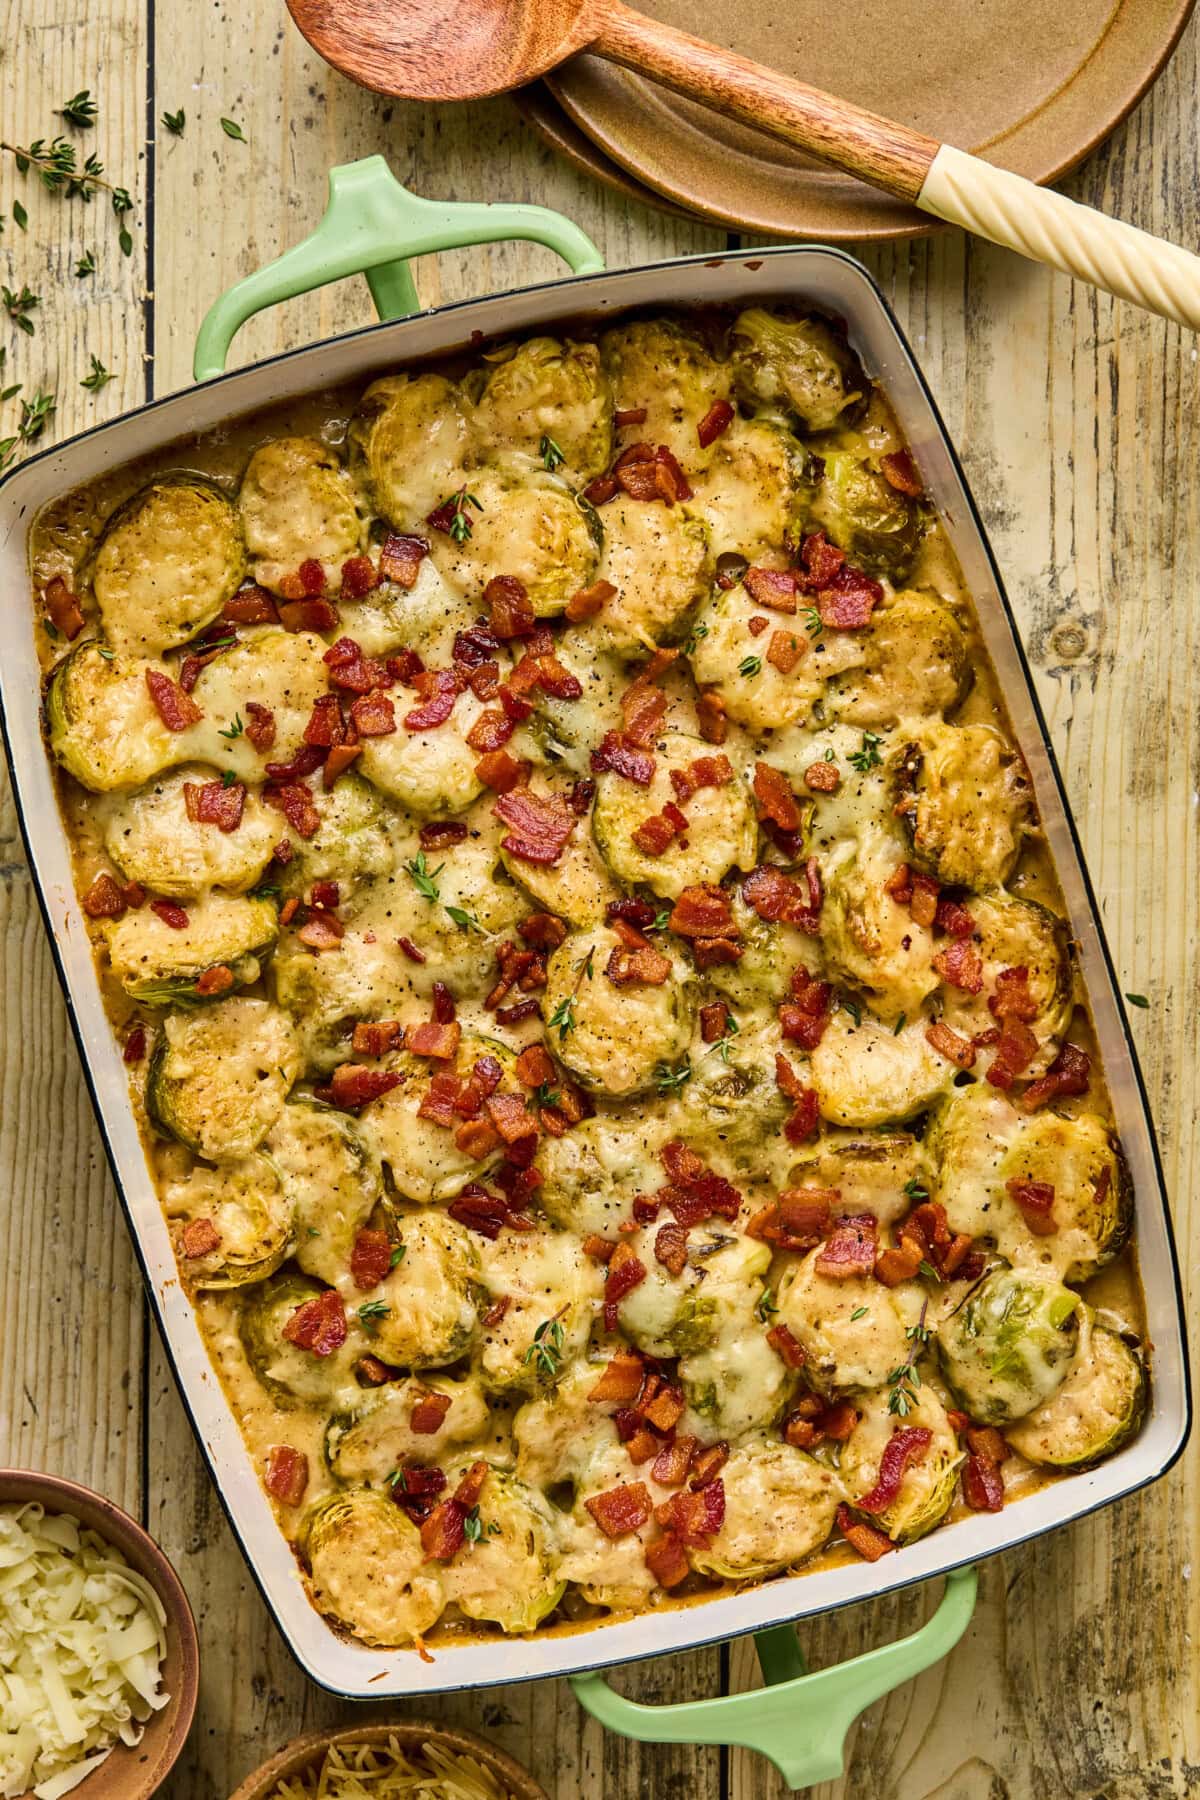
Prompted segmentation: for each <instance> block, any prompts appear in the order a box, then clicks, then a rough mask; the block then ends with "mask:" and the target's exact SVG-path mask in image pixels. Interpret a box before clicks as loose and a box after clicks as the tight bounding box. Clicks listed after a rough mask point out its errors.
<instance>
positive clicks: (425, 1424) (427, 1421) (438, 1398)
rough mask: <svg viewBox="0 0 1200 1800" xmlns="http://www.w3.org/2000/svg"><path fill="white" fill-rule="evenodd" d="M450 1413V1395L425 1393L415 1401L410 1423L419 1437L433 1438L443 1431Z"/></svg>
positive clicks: (409, 1419) (409, 1418) (409, 1417)
mask: <svg viewBox="0 0 1200 1800" xmlns="http://www.w3.org/2000/svg"><path fill="white" fill-rule="evenodd" d="M449 1411H450V1396H449V1394H433V1393H423V1394H421V1395H419V1396H418V1398H417V1399H416V1400H415V1401H414V1403H413V1409H412V1412H411V1413H410V1414H409V1416H408V1423H409V1426H410V1428H411V1429H412V1431H413V1432H414V1433H415V1435H416V1436H417V1437H432V1436H433V1435H434V1433H435V1432H438V1431H440V1430H441V1429H442V1425H443V1423H444V1422H445V1418H446V1414H447V1413H448V1412H449Z"/></svg>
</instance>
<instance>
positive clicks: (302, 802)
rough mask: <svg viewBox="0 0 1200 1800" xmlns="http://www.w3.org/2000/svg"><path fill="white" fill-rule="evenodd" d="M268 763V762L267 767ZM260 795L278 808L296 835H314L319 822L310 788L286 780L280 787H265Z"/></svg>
mask: <svg viewBox="0 0 1200 1800" xmlns="http://www.w3.org/2000/svg"><path fill="white" fill-rule="evenodd" d="M269 768H270V765H269V764H268V769H269ZM262 797H263V799H264V800H265V801H266V803H267V805H268V806H274V807H277V808H278V809H279V811H280V812H281V813H282V814H283V816H284V818H285V819H286V820H287V822H288V824H289V825H290V826H291V828H292V830H293V831H294V832H295V833H296V835H297V837H302V838H311V837H315V836H316V833H317V828H318V826H319V825H320V823H321V815H320V813H319V812H318V811H317V807H316V802H315V801H314V800H313V797H312V790H311V788H307V787H305V786H304V784H303V782H288V783H286V784H285V785H283V786H281V787H275V786H271V787H265V788H264V789H263V792H262Z"/></svg>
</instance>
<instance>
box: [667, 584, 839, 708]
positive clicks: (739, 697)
mask: <svg viewBox="0 0 1200 1800" xmlns="http://www.w3.org/2000/svg"><path fill="white" fill-rule="evenodd" d="M756 616H761V608H759V607H758V606H756V605H755V603H754V601H753V600H752V599H751V597H750V594H749V592H748V590H747V589H746V588H745V587H744V586H743V585H742V584H741V583H740V582H739V583H738V585H737V586H736V587H732V588H730V589H728V591H727V592H724V593H723V592H722V591H721V590H720V589H719V588H718V589H716V590H715V591H714V593H713V595H712V598H711V599H710V600H709V602H708V604H707V605H706V606H704V607H703V608H702V609H701V611H700V613H699V615H698V616H697V619H696V622H695V625H694V626H693V629H692V635H691V638H690V639H689V640H688V649H687V653H688V656H689V658H690V659H691V664H692V673H693V675H694V676H695V677H696V681H697V683H698V684H699V686H701V687H703V688H713V689H715V691H716V692H717V693H718V694H719V695H720V696H721V699H722V700H723V701H724V703H725V710H726V712H727V713H728V715H729V717H730V718H731V719H733V720H734V721H735V722H736V723H737V724H739V725H744V726H745V727H746V729H747V730H748V731H753V732H765V731H772V730H775V729H776V728H778V727H781V726H784V725H796V724H802V723H804V722H806V721H807V720H808V719H809V718H810V717H811V715H812V712H813V709H814V708H815V707H816V705H817V702H818V701H819V700H820V698H821V695H822V692H823V689H824V670H823V668H822V665H821V662H820V660H819V659H818V657H817V656H816V654H815V652H814V650H813V648H812V645H811V642H810V640H809V637H808V634H807V633H806V631H805V628H804V625H803V623H802V622H798V621H797V620H796V619H795V618H794V617H789V615H788V614H786V613H780V614H779V615H778V616H777V619H776V620H775V622H774V624H773V628H772V630H771V631H770V632H764V633H763V635H762V636H761V637H756V636H755V635H754V633H753V632H752V631H751V630H750V621H751V619H753V618H755V617H756ZM777 635H781V636H782V638H783V640H784V647H785V649H787V650H789V651H790V653H791V655H794V657H795V661H794V662H793V663H792V664H791V666H790V667H780V666H779V663H778V661H776V660H773V657H772V646H773V645H774V642H775V638H776V636H777ZM784 660H785V661H786V660H788V659H787V658H785V659H784Z"/></svg>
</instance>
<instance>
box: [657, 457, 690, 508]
mask: <svg viewBox="0 0 1200 1800" xmlns="http://www.w3.org/2000/svg"><path fill="white" fill-rule="evenodd" d="M654 473H655V478H656V480H657V482H658V491H659V493H660V494H661V495H662V497H663V499H664V500H665V501H666V503H667V505H668V506H670V505H671V504H672V502H673V501H676V500H690V499H692V497H693V496H692V490H691V488H690V486H689V485H688V478H687V476H686V475H685V474H684V472H683V470H682V469H681V468H680V466H679V464H678V462H677V461H676V459H675V457H674V456H673V455H672V453H671V451H670V450H668V448H667V446H666V445H665V444H660V445H659V446H658V449H657V450H656V451H655V452H654Z"/></svg>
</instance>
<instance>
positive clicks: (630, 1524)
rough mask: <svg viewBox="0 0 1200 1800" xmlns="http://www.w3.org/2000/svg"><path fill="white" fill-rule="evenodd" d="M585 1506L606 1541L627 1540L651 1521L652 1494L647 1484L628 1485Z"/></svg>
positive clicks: (629, 1483) (588, 1502)
mask: <svg viewBox="0 0 1200 1800" xmlns="http://www.w3.org/2000/svg"><path fill="white" fill-rule="evenodd" d="M583 1504H584V1505H585V1506H586V1507H587V1509H588V1511H589V1512H590V1513H591V1515H592V1517H593V1519H595V1521H596V1523H597V1525H598V1526H599V1527H600V1529H601V1531H602V1532H603V1533H604V1535H605V1537H610V1538H621V1537H628V1535H629V1533H630V1532H631V1531H638V1530H640V1528H641V1527H642V1526H643V1525H644V1524H645V1523H646V1520H647V1519H648V1518H649V1517H650V1511H651V1503H650V1490H649V1489H648V1488H647V1486H646V1484H645V1482H644V1481H629V1482H626V1483H625V1484H624V1486H622V1487H615V1488H609V1489H608V1491H607V1493H603V1494H593V1495H591V1496H590V1498H588V1499H586V1500H585V1501H584V1503H583Z"/></svg>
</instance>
